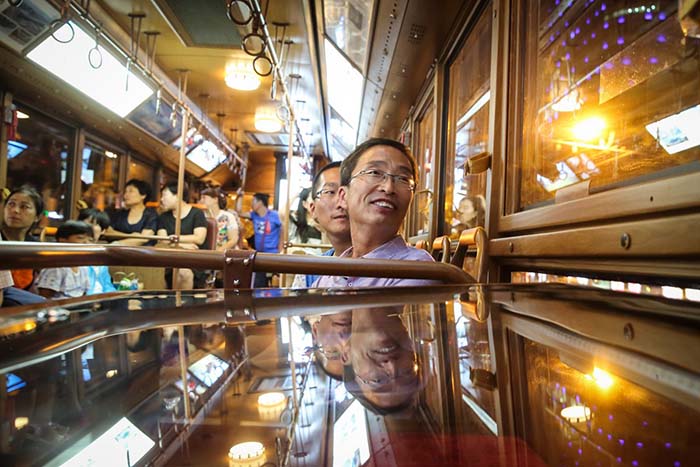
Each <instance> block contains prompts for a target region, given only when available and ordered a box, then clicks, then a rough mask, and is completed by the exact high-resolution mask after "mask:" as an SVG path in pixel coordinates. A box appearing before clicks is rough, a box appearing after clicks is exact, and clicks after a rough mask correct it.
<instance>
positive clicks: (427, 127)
mask: <svg viewBox="0 0 700 467" xmlns="http://www.w3.org/2000/svg"><path fill="white" fill-rule="evenodd" d="M413 151H414V154H413V155H414V156H415V158H416V162H417V164H418V173H419V175H420V176H419V179H418V184H417V185H416V191H415V197H414V200H413V204H412V206H411V218H410V219H411V220H410V225H411V227H410V232H409V235H410V236H414V235H424V234H428V233H429V232H430V219H431V217H432V190H433V178H434V173H433V162H434V160H433V157H434V156H433V155H434V153H435V103H434V101H433V99H432V98H430V99H429V103H428V105H427V108H426V109H425V111H424V112H423V114H422V115H421V116H420V119H419V121H418V122H417V123H416V129H415V136H414V139H413Z"/></svg>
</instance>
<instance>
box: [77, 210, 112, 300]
mask: <svg viewBox="0 0 700 467" xmlns="http://www.w3.org/2000/svg"><path fill="white" fill-rule="evenodd" d="M78 220H79V221H83V222H86V223H87V224H89V225H90V226H91V227H92V243H97V242H98V241H99V239H100V235H102V232H104V231H105V230H107V229H108V228H109V225H110V220H109V216H108V215H107V214H106V213H104V212H102V211H100V210H99V209H95V208H88V209H83V210H81V211H80V212H79V213H78ZM86 267H87V268H88V272H89V278H90V289H89V290H88V292H87V295H95V294H98V293H107V292H115V291H116V290H117V289H116V288H115V287H114V284H113V283H112V276H110V275H109V268H108V267H107V266H94V265H90V266H86Z"/></svg>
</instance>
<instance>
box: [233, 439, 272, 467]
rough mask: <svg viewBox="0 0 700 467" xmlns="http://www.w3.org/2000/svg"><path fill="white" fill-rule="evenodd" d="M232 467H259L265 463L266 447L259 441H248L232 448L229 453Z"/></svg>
mask: <svg viewBox="0 0 700 467" xmlns="http://www.w3.org/2000/svg"><path fill="white" fill-rule="evenodd" d="M228 462H229V466H231V467H258V466H261V465H263V463H264V462H265V446H263V445H262V443H259V442H257V441H246V442H245V443H238V444H236V445H234V446H233V447H231V449H230V450H229V452H228Z"/></svg>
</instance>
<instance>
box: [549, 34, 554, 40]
mask: <svg viewBox="0 0 700 467" xmlns="http://www.w3.org/2000/svg"><path fill="white" fill-rule="evenodd" d="M549 42H554V34H552V35H551V36H549Z"/></svg>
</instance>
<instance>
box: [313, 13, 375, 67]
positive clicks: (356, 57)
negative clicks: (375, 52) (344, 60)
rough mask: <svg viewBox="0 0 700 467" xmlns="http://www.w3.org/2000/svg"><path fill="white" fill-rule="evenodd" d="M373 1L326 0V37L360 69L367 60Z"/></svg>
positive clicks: (324, 19)
mask: <svg viewBox="0 0 700 467" xmlns="http://www.w3.org/2000/svg"><path fill="white" fill-rule="evenodd" d="M373 3H374V2H373V1H372V0H324V1H323V21H324V24H325V26H326V35H327V36H328V37H329V38H330V39H331V40H332V41H333V42H334V43H335V45H336V46H337V47H338V48H339V49H340V50H342V51H343V52H344V53H345V55H347V56H348V57H350V60H352V61H353V63H355V66H357V67H358V68H360V69H364V66H365V61H366V59H367V38H368V37H369V22H370V20H371V17H372V4H373Z"/></svg>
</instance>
